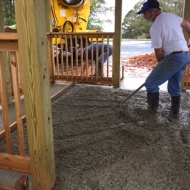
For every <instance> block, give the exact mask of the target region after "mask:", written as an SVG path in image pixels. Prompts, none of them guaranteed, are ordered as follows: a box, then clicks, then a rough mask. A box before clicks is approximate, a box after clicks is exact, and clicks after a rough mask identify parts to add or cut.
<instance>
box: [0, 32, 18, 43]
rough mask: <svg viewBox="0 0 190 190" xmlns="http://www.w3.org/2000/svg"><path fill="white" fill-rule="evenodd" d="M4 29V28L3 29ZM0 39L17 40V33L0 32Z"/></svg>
mask: <svg viewBox="0 0 190 190" xmlns="http://www.w3.org/2000/svg"><path fill="white" fill-rule="evenodd" d="M3 31H4V30H3ZM0 40H5V41H6V40H8V41H10V40H11V41H12V40H14V41H17V40H18V36H17V33H0Z"/></svg>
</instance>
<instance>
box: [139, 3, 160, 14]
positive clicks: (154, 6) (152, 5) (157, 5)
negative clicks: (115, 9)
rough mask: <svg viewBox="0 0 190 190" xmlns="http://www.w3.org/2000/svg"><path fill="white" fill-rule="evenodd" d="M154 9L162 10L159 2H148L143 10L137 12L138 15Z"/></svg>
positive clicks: (144, 4)
mask: <svg viewBox="0 0 190 190" xmlns="http://www.w3.org/2000/svg"><path fill="white" fill-rule="evenodd" d="M152 8H160V4H159V2H158V1H157V0H147V1H146V2H145V3H143V6H142V7H141V10H140V11H139V12H137V14H142V13H144V12H146V11H147V10H149V9H152Z"/></svg>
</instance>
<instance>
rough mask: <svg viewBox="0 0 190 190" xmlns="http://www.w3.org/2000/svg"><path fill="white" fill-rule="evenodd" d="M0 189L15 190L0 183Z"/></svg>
mask: <svg viewBox="0 0 190 190" xmlns="http://www.w3.org/2000/svg"><path fill="white" fill-rule="evenodd" d="M0 190H15V188H14V187H9V186H7V185H1V184H0Z"/></svg>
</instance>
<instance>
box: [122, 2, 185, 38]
mask: <svg viewBox="0 0 190 190" xmlns="http://www.w3.org/2000/svg"><path fill="white" fill-rule="evenodd" d="M143 3H144V1H142V0H140V1H139V2H138V3H136V4H135V6H134V7H133V9H132V10H130V11H129V12H128V13H127V14H126V16H125V17H124V20H123V23H122V28H123V30H124V33H123V38H147V39H148V38H150V35H149V30H150V27H151V25H152V23H148V22H147V21H146V20H145V19H144V18H143V16H142V15H138V14H137V12H138V11H139V10H140V8H141V7H142V4H143ZM159 3H160V8H161V9H162V11H165V12H171V13H174V14H177V15H179V16H182V11H183V0H168V1H165V0H160V1H159Z"/></svg>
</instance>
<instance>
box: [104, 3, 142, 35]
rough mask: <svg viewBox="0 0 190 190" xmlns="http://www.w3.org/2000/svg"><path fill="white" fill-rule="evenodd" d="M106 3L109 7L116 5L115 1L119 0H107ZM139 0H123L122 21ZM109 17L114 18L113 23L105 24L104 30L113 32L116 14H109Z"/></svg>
mask: <svg viewBox="0 0 190 190" xmlns="http://www.w3.org/2000/svg"><path fill="white" fill-rule="evenodd" d="M105 1H106V4H107V6H108V7H115V1H117V0H105ZM138 1H139V0H123V1H122V21H123V18H124V17H125V15H126V14H127V13H128V12H129V11H130V10H131V9H133V7H134V5H135V4H136V3H137V2H138ZM104 17H105V16H104ZM106 17H107V18H109V19H110V20H112V24H107V23H105V24H104V32H113V31H114V19H115V16H114V15H113V14H107V15H106Z"/></svg>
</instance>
